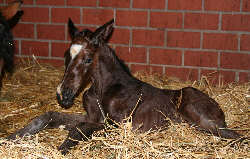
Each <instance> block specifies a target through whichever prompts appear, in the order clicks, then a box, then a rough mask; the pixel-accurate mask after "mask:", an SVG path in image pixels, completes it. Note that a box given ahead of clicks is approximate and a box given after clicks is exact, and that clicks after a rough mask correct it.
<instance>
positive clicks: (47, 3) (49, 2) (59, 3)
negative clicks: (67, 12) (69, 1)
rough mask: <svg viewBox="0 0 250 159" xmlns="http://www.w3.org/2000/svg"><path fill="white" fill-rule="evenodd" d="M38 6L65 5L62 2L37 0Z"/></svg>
mask: <svg viewBox="0 0 250 159" xmlns="http://www.w3.org/2000/svg"><path fill="white" fill-rule="evenodd" d="M36 4H37V5H53V6H59V5H60V6H62V5H65V3H64V1H62V0H53V1H52V0H36Z"/></svg>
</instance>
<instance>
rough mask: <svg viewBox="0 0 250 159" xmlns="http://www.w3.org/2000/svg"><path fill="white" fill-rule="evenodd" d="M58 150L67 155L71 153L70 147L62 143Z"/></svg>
mask: <svg viewBox="0 0 250 159" xmlns="http://www.w3.org/2000/svg"><path fill="white" fill-rule="evenodd" d="M58 150H59V151H60V152H61V153H62V154H63V155H64V156H65V155H67V154H68V153H69V149H67V148H65V147H63V146H62V145H61V146H59V147H58Z"/></svg>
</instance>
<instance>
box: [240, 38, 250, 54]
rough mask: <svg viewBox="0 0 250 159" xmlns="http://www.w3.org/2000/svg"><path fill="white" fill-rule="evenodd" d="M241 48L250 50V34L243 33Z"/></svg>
mask: <svg viewBox="0 0 250 159" xmlns="http://www.w3.org/2000/svg"><path fill="white" fill-rule="evenodd" d="M240 50H243V51H250V35H248V34H243V35H241V37H240Z"/></svg>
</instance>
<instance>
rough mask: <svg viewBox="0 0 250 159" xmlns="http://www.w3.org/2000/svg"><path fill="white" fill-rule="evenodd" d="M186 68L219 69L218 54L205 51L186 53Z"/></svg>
mask: <svg viewBox="0 0 250 159" xmlns="http://www.w3.org/2000/svg"><path fill="white" fill-rule="evenodd" d="M184 65H185V66H200V67H217V66H218V53H217V52H205V51H186V52H185V54H184Z"/></svg>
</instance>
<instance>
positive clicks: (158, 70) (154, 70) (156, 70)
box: [131, 64, 163, 74]
mask: <svg viewBox="0 0 250 159" xmlns="http://www.w3.org/2000/svg"><path fill="white" fill-rule="evenodd" d="M131 70H132V72H133V73H135V72H145V73H149V74H163V67H161V66H151V65H138V64H137V65H135V64H133V65H131Z"/></svg>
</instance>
